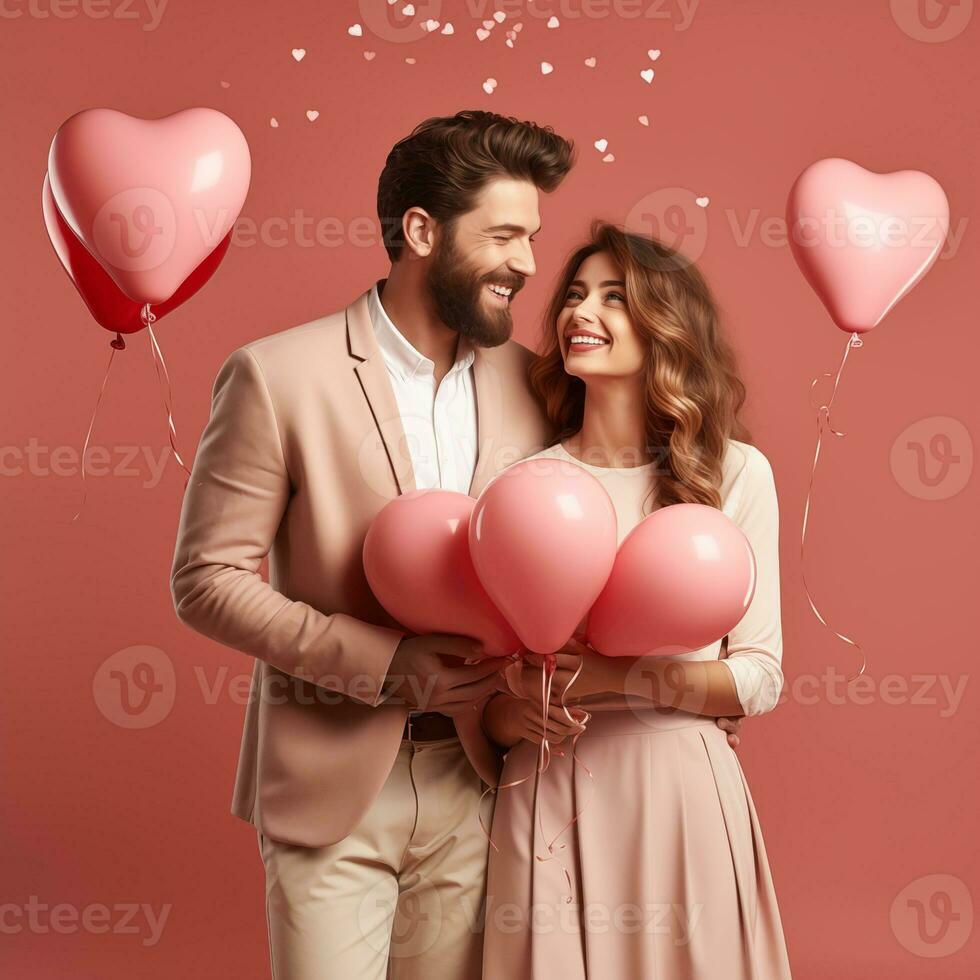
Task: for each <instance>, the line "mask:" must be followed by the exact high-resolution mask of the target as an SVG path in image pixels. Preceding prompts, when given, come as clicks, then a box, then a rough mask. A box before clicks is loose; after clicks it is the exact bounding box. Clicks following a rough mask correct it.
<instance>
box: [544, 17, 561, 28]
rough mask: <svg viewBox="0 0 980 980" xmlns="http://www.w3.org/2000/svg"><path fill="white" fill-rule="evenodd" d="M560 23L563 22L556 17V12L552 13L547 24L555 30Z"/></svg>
mask: <svg viewBox="0 0 980 980" xmlns="http://www.w3.org/2000/svg"><path fill="white" fill-rule="evenodd" d="M560 24H561V21H560V20H559V19H558V18H557V17H555V16H554V14H552V16H551V17H550V18H549V19H548V24H547V26H548V27H550V28H551V29H552V30H554V29H555V28H556V27H558V26H559V25H560Z"/></svg>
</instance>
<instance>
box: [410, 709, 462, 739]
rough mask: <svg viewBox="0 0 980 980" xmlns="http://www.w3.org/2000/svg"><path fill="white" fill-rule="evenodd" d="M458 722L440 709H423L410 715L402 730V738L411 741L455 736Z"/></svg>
mask: <svg viewBox="0 0 980 980" xmlns="http://www.w3.org/2000/svg"><path fill="white" fill-rule="evenodd" d="M455 737H456V723H455V722H454V721H453V720H452V718H450V717H449V715H442V714H440V713H439V712H438V711H423V712H422V713H421V714H418V715H409V716H408V720H407V721H406V722H405V728H404V730H403V731H402V738H404V739H408V740H409V741H410V742H435V741H437V740H439V739H441V738H455Z"/></svg>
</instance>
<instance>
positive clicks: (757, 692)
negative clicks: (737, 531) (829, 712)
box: [721, 447, 783, 715]
mask: <svg viewBox="0 0 980 980" xmlns="http://www.w3.org/2000/svg"><path fill="white" fill-rule="evenodd" d="M746 467H747V468H746V472H745V483H744V485H743V488H742V494H741V498H740V500H739V501H738V503H737V504H736V509H735V513H734V515H733V519H734V521H735V523H736V524H738V526H739V527H740V528H741V529H742V531H743V532H744V533H745V536H746V537H747V538H748V540H749V544H750V545H751V546H752V551H753V552H754V554H755V560H756V583H755V593H754V595H753V597H752V601H751V603H749V608H748V609H747V610H746V612H745V615H744V616H743V617H742V619H741V621H740V622H739V623H738V624H737V625H736V626H735V627H734V628H733V629H732V630H731V632H730V633H729V634H728V657H727V659H722V661H721V662H722V663H724V664H727V665H728V668H729V670H730V671H731V672H732V675H733V677H734V680H735V688H736V691H737V693H738V699H739V701H740V702H741V704H742V709H743V710H744V712H745V714H746V715H760V714H763V713H764V712H767V711H772V709H773V708H775V707H776V705H777V704H778V702H779V695H780V693H781V692H782V689H783V672H782V659H783V633H782V617H781V612H780V591H779V504H778V501H777V498H776V482H775V478H774V477H773V472H772V466H771V465H770V463H769V460H768V459H766V457H765V455H763V453H761V452H760V451H759V450H758V449H756V448H755V447H751V450H750V452H749V455H748V459H747V460H746Z"/></svg>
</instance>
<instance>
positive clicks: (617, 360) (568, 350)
mask: <svg viewBox="0 0 980 980" xmlns="http://www.w3.org/2000/svg"><path fill="white" fill-rule="evenodd" d="M557 330H558V345H559V348H560V350H561V354H562V358H563V359H564V361H565V371H566V372H567V373H568V374H572V375H575V376H576V377H579V378H581V379H582V380H583V381H585V383H586V384H588V383H589V381H590V380H593V379H594V380H599V379H605V378H626V377H633V376H635V375H638V374H642V373H643V371H644V370H645V368H646V356H647V352H646V344H645V343H644V341H643V338H641V336H640V334H639V333H638V332H637V330H636V328H635V327H634V326H633V320H632V318H631V317H630V314H629V311H628V310H627V308H626V288H625V285H624V283H623V273H622V270H621V269H619V268H618V266H616V265H615V264H614V263H613V261H612V259H611V258H610V257H609V255H608V254H607V253H606V252H596V253H594V254H593V255H590V256H589V257H588V258H587V259H586V260H585V261H584V262H583V263H582V264H581V265H580V266H579V268H578V271H577V272H576V274H575V280H574V281H573V282H572V283H571V285H570V286H569V287H568V292H567V293H566V294H565V306H564V308H563V309H562V311H561V313H560V314H559V315H558V324H557Z"/></svg>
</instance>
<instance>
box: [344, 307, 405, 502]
mask: <svg viewBox="0 0 980 980" xmlns="http://www.w3.org/2000/svg"><path fill="white" fill-rule="evenodd" d="M347 342H348V346H349V348H350V352H351V356H352V357H353V358H354V359H355V361H356V363H355V364H354V372H355V373H356V374H357V378H358V381H359V382H360V386H361V390H362V391H363V392H364V397H365V398H366V399H367V403H368V407H369V408H370V410H371V414H372V416H373V417H374V424H375V426H376V427H377V430H378V437H379V440H380V441H379V443H378V446H379V448H380V449H382V450H383V453H384V455H385V456H386V457H387V460H388V465H389V467H390V469H391V473H392V476H393V477H394V480H395V484H396V486H397V489H398V493H399V494H403V493H408V492H409V491H410V490H414V489H415V472H414V470H413V468H412V457H411V455H410V454H409V448H408V442H407V440H406V439H405V430H404V427H403V426H402V420H401V414H400V413H399V411H398V402H397V401H396V400H395V392H394V389H393V388H392V387H391V379H390V378H389V377H388V369H387V367H386V366H385V363H384V357H383V356H382V354H381V348H380V347H378V342H377V340H376V339H375V336H374V328H373V326H372V325H371V315H370V312H369V310H368V293H363V294H362V295H361V296H359V297H358V298H357V299H356V300H354V302H353V303H351V305H350V306H348V307H347ZM363 464H364V461H363V460H362V461H361V465H363Z"/></svg>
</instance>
